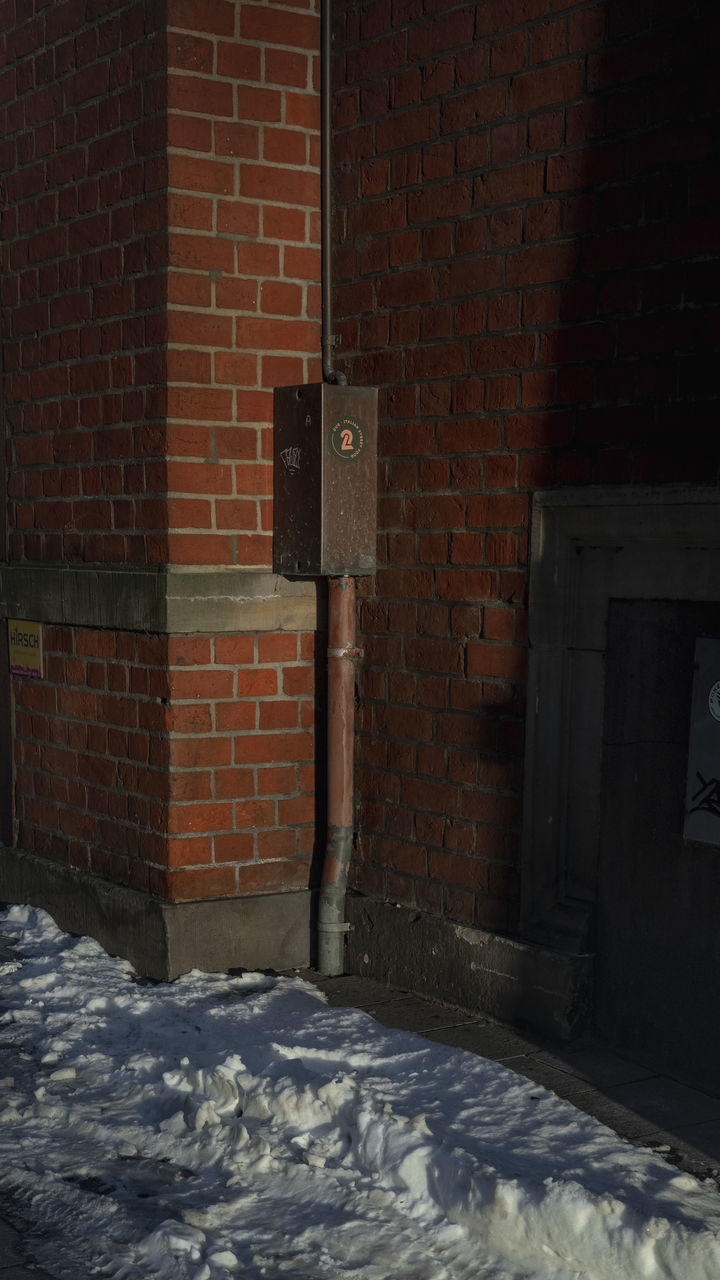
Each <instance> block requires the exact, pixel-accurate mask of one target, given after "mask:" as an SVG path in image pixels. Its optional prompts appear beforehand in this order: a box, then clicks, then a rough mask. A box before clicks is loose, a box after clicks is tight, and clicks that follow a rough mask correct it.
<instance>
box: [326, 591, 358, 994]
mask: <svg viewBox="0 0 720 1280" xmlns="http://www.w3.org/2000/svg"><path fill="white" fill-rule="evenodd" d="M356 657H357V649H356V648H355V579H354V578H349V577H344V578H330V579H329V580H328V739H327V755H328V769H327V789H328V796H327V804H328V831H327V847H326V850H325V862H324V864H323V873H322V882H321V885H320V900H319V904H318V969H319V970H320V972H321V973H329V974H338V973H342V972H343V970H344V955H343V952H344V948H343V937H344V934H345V933H346V932H347V925H346V924H345V894H346V890H347V879H348V869H349V866H350V856H351V854H352V838H353V748H354V738H355V715H354V712H355V659H356Z"/></svg>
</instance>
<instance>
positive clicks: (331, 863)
mask: <svg viewBox="0 0 720 1280" xmlns="http://www.w3.org/2000/svg"><path fill="white" fill-rule="evenodd" d="M331 9H332V6H331V0H321V128H322V138H321V184H322V195H321V200H322V371H323V382H329V383H333V384H335V385H340V386H345V385H346V384H347V378H346V377H345V374H344V373H338V372H337V370H336V369H335V367H334V359H335V335H334V333H333V308H332V83H331V77H332V11H331ZM356 656H357V650H356V648H355V579H354V578H351V577H347V576H345V577H341V578H329V579H328V673H327V695H328V712H327V715H328V732H327V809H328V813H327V823H328V827H327V844H326V848H325V858H324V861H323V869H322V877H321V882H320V895H319V901H318V925H317V930H318V954H317V964H318V969H319V970H320V972H321V973H328V974H340V973H343V972H344V969H345V965H344V945H343V940H344V936H345V933H346V932H347V929H348V926H347V925H346V923H345V895H346V891H347V880H348V869H349V866H350V857H351V854H352V840H353V808H354V804H353V800H354V797H353V749H354V739H355V714H354V713H355V658H356Z"/></svg>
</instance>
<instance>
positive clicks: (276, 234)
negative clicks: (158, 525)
mask: <svg viewBox="0 0 720 1280" xmlns="http://www.w3.org/2000/svg"><path fill="white" fill-rule="evenodd" d="M316 9H317V4H316V3H315V2H314V0H300V2H299V3H293V4H291V5H277V6H273V5H267V4H248V3H242V4H235V3H229V2H228V0H215V3H209V4H208V3H202V4H201V3H199V2H196V3H192V2H191V0H171V2H170V6H169V22H170V31H169V38H168V39H169V65H170V76H169V120H168V129H169V141H170V153H169V182H170V194H169V219H170V273H169V278H168V291H169V317H168V320H169V338H170V347H169V351H168V375H169V390H168V396H169V400H168V455H169V461H168V489H169V491H170V494H171V497H170V511H169V527H170V530H171V532H170V537H169V558H170V560H171V561H176V562H178V561H179V562H182V563H199V564H235V565H246V566H256V565H262V566H269V565H270V564H271V563H272V497H271V495H272V468H271V460H272V432H271V424H272V389H273V387H275V386H282V385H287V384H291V383H296V382H297V383H300V382H306V381H313V380H315V381H317V380H318V379H319V378H320V376H321V373H320V365H319V360H318V351H319V344H320V331H319V317H320V286H319V276H320V249H319V239H320V224H319V212H318V210H319V200H320V178H319V135H318V129H319V98H318V53H317V50H318V45H319V17H318V14H317V12H316Z"/></svg>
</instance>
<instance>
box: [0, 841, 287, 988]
mask: <svg viewBox="0 0 720 1280" xmlns="http://www.w3.org/2000/svg"><path fill="white" fill-rule="evenodd" d="M311 897H312V895H311V893H310V891H309V890H308V891H301V892H295V893H285V894H263V895H258V896H254V897H246V898H217V899H213V900H211V901H208V900H206V901H202V902H178V903H168V902H160V901H159V900H158V899H156V898H151V897H150V896H149V895H147V894H143V893H138V892H137V890H135V889H126V888H122V887H121V886H120V885H115V884H112V883H111V882H110V881H108V880H101V879H100V878H99V877H98V876H91V875H89V874H88V873H87V872H82V873H80V872H78V871H75V870H74V869H73V868H71V867H66V866H63V865H62V864H58V863H54V862H49V861H46V860H45V859H43V858H38V857H36V856H35V855H34V854H28V853H24V852H23V851H22V850H20V849H11V848H5V849H1V850H0V900H2V901H4V902H10V903H25V904H27V905H29V906H33V907H43V908H44V910H45V911H47V912H49V914H50V915H51V916H52V918H53V920H55V922H56V923H57V925H58V926H59V927H60V928H61V929H64V930H66V931H67V932H68V933H78V934H87V935H88V936H89V937H91V938H95V939H96V940H97V941H98V942H99V943H100V945H101V946H102V947H104V949H105V950H106V951H107V952H108V953H109V954H110V955H114V956H122V958H123V959H125V960H129V961H130V963H131V964H132V965H133V966H134V968H135V969H136V970H137V972H138V973H139V974H141V975H142V976H143V977H147V978H155V979H158V980H159V981H163V982H167V981H171V980H172V979H173V978H178V977H179V976H180V975H181V974H183V973H187V972H188V971H189V970H190V969H202V970H204V971H205V972H208V973H216V972H223V971H224V970H226V969H232V968H243V969H294V968H302V967H304V966H306V965H307V964H308V963H309V958H310V906H311Z"/></svg>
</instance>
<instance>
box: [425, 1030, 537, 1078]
mask: <svg viewBox="0 0 720 1280" xmlns="http://www.w3.org/2000/svg"><path fill="white" fill-rule="evenodd" d="M427 1038H428V1039H429V1040H438V1041H440V1043H441V1044H448V1045H452V1047H453V1048H454V1049H468V1050H470V1052H471V1053H477V1054H479V1055H480V1057H481V1058H491V1059H492V1061H493V1062H503V1063H506V1064H507V1065H508V1066H513V1061H514V1059H516V1058H526V1057H528V1056H529V1055H535V1054H537V1053H539V1052H540V1049H541V1047H542V1045H543V1044H544V1043H545V1042H544V1041H539V1042H538V1041H537V1040H536V1039H535V1038H534V1037H533V1038H530V1037H529V1036H524V1035H522V1034H521V1033H520V1032H517V1031H513V1030H511V1028H510V1027H503V1026H501V1025H500V1023H498V1022H489V1021H480V1020H478V1019H473V1020H471V1021H470V1022H464V1023H460V1024H458V1025H457V1026H455V1027H452V1028H449V1029H448V1032H447V1034H445V1031H444V1030H443V1029H442V1028H441V1029H439V1030H435V1031H428V1032H427ZM518 1070H519V1068H518Z"/></svg>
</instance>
